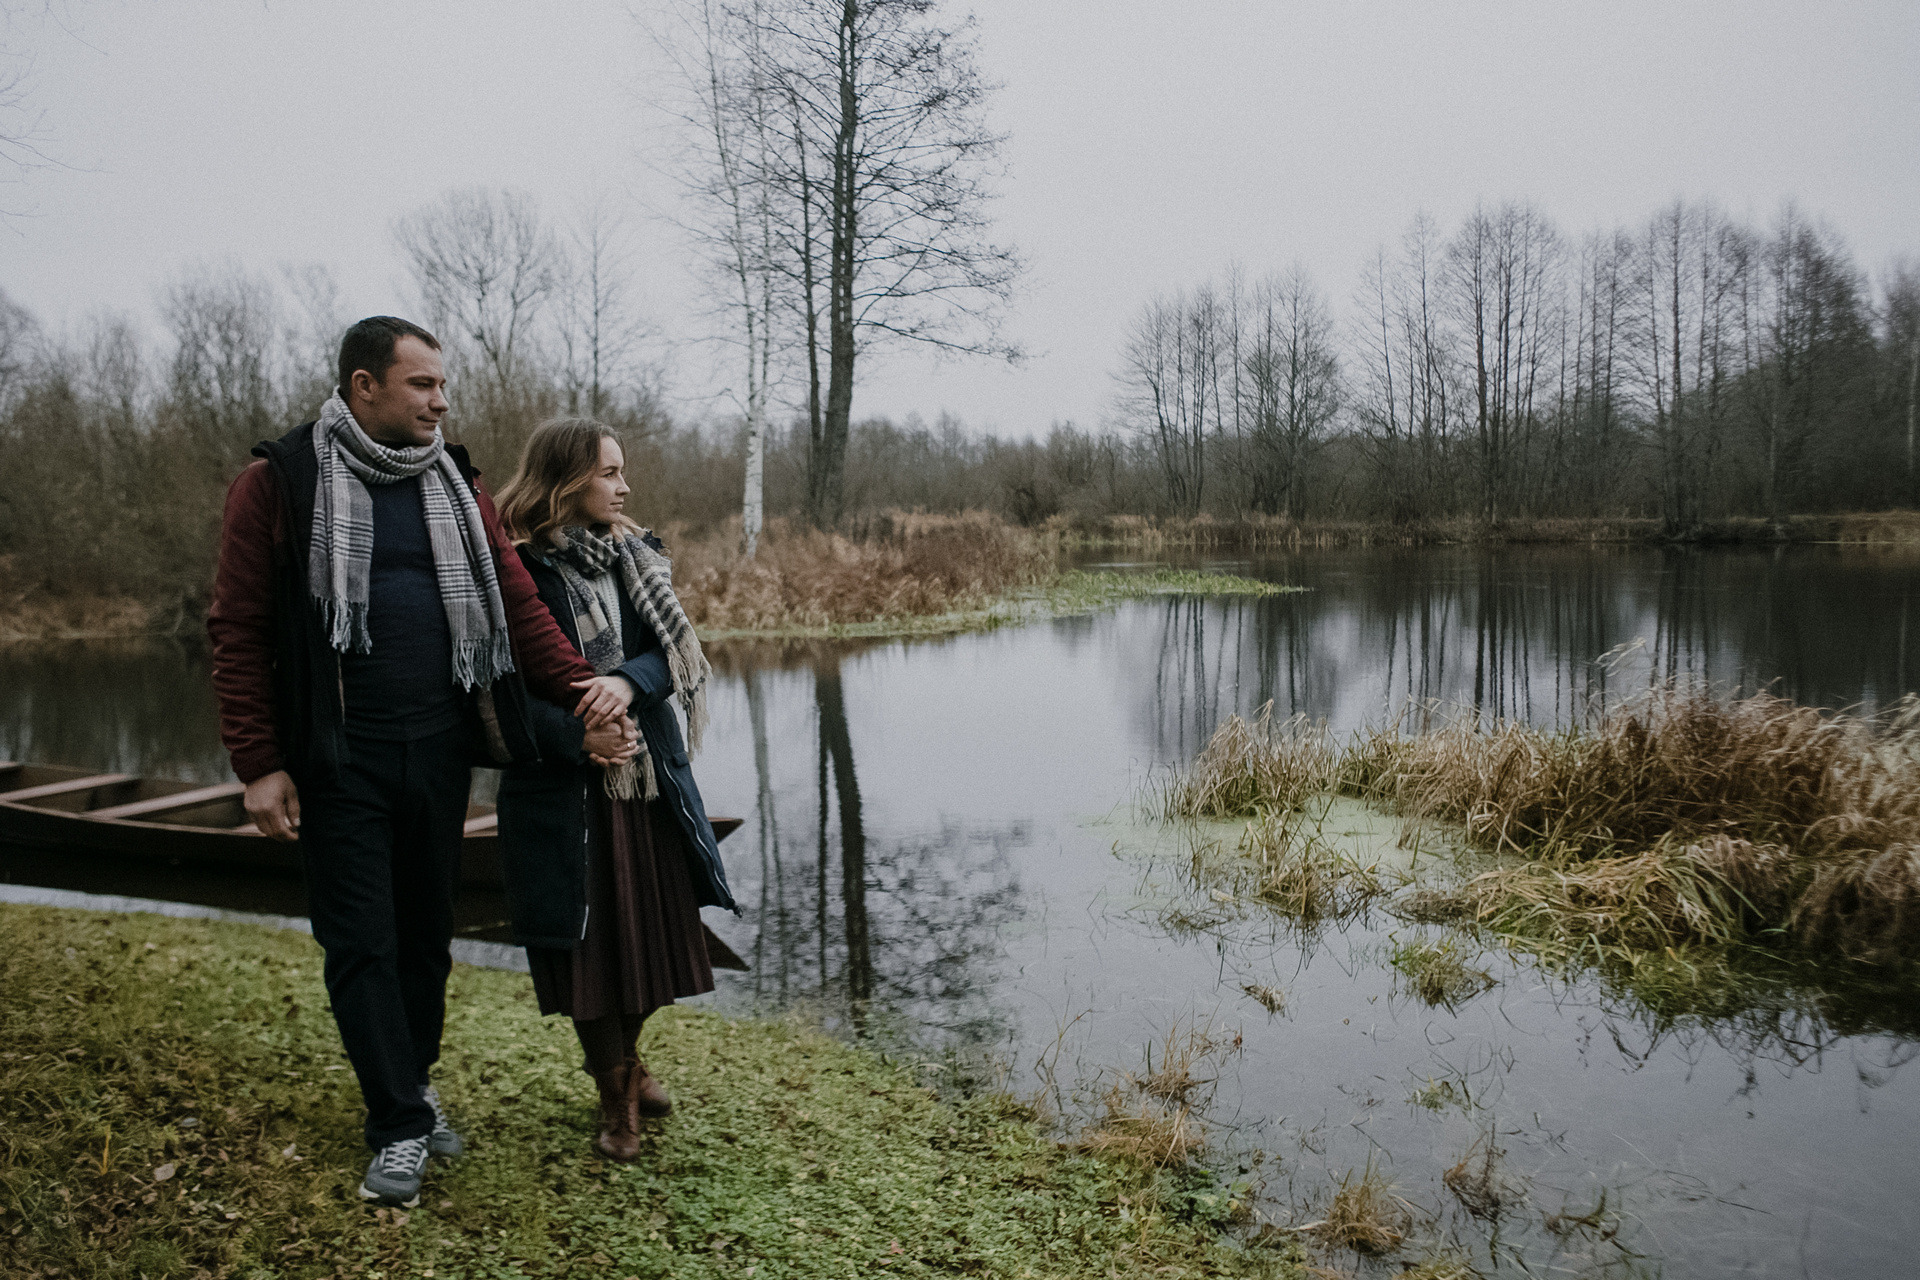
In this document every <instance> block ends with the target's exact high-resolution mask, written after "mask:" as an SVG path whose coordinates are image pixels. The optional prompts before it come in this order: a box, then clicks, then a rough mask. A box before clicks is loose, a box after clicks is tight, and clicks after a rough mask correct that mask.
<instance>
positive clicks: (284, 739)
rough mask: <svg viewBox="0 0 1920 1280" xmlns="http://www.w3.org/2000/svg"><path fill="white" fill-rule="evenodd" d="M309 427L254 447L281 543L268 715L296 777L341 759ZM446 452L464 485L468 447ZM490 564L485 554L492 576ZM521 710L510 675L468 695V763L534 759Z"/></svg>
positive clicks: (517, 685)
mask: <svg viewBox="0 0 1920 1280" xmlns="http://www.w3.org/2000/svg"><path fill="white" fill-rule="evenodd" d="M313 427H314V424H313V423H311V422H308V423H303V424H301V425H300V426H297V427H295V428H294V429H293V430H291V431H289V432H287V434H286V435H284V436H281V437H280V438H279V439H278V440H263V441H261V442H260V443H259V444H257V445H255V446H254V449H253V453H254V456H255V457H258V458H265V459H266V462H267V470H268V472H269V474H271V475H272V476H273V479H274V482H275V484H276V485H277V486H278V488H279V494H280V502H281V507H282V510H284V511H285V512H286V516H287V532H288V537H287V540H286V541H285V542H281V543H278V544H276V546H275V548H274V566H273V569H274V572H273V596H274V598H273V624H274V625H273V629H274V658H273V687H274V718H275V729H276V731H277V732H278V734H279V737H280V751H281V754H282V756H283V757H284V758H285V760H286V762H287V770H288V772H289V773H291V774H292V775H293V776H294V779H295V780H296V781H298V780H299V779H301V778H302V777H306V776H312V775H315V774H318V775H320V776H336V775H337V774H338V773H339V770H340V768H341V766H343V765H344V764H346V763H347V759H348V748H347V733H346V708H345V707H344V705H343V704H342V698H343V696H344V694H343V689H342V685H341V680H340V655H339V653H338V652H336V651H335V650H334V648H333V646H332V645H331V644H329V643H328V641H327V633H326V629H325V628H324V627H322V626H321V624H320V611H319V609H318V607H317V606H316V605H315V604H314V602H313V596H312V593H311V591H310V590H309V588H308V582H307V560H308V556H309V553H310V548H311V547H312V545H313V497H314V487H315V485H317V484H318V483H319V479H320V464H319V461H318V460H317V459H316V458H315V457H314V456H313ZM447 454H448V456H449V457H451V458H452V459H453V461H454V465H455V466H456V467H458V468H459V470H460V474H461V475H462V476H463V477H464V478H465V479H466V481H467V483H468V484H469V485H471V484H473V483H474V480H475V477H476V474H477V473H476V472H475V471H474V469H473V465H472V463H471V462H470V461H469V460H468V458H467V451H466V450H465V449H464V448H463V447H461V446H460V445H457V444H450V445H448V446H447ZM499 558H500V557H499V553H498V552H497V551H496V552H494V570H495V572H496V573H498V571H499V567H500V566H499ZM527 705H528V704H527V690H526V685H525V684H523V683H522V682H521V679H520V676H519V674H518V673H517V672H508V673H507V674H506V675H504V676H502V677H501V678H500V679H498V680H496V681H494V682H493V684H491V685H490V686H488V687H486V688H482V689H475V690H471V691H469V692H468V694H467V696H466V698H465V718H466V722H467V728H468V736H469V742H470V754H471V755H472V757H473V763H475V764H476V765H482V766H486V767H490V768H496V769H498V768H504V767H506V766H508V765H511V764H523V763H531V762H534V761H537V760H538V759H539V752H538V750H537V749H536V748H535V745H534V738H533V732H532V730H531V729H530V728H529V722H528V709H527Z"/></svg>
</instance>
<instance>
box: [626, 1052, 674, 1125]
mask: <svg viewBox="0 0 1920 1280" xmlns="http://www.w3.org/2000/svg"><path fill="white" fill-rule="evenodd" d="M628 1097H630V1098H632V1099H633V1104H634V1109H635V1110H636V1111H638V1112H639V1114H641V1115H643V1116H653V1117H654V1118H656V1119H658V1118H659V1117H661V1116H664V1115H667V1114H669V1113H670V1112H672V1110H673V1099H672V1098H670V1097H668V1096H667V1087H666V1086H665V1085H663V1084H661V1083H660V1082H659V1081H658V1080H657V1079H655V1078H654V1077H653V1076H652V1075H650V1074H649V1073H648V1072H647V1064H646V1063H644V1062H636V1063H634V1064H633V1092H632V1093H630V1094H629V1095H628Z"/></svg>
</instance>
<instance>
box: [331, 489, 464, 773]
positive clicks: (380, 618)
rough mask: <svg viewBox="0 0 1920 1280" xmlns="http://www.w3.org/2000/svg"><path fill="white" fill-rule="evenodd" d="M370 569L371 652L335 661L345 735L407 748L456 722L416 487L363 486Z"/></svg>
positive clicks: (445, 638)
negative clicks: (369, 513)
mask: <svg viewBox="0 0 1920 1280" xmlns="http://www.w3.org/2000/svg"><path fill="white" fill-rule="evenodd" d="M367 494H368V496H369V497H371V498H372V499H373V563H372V566H371V572H370V575H369V578H368V582H367V605H368V608H367V630H368V633H369V634H370V635H371V637H372V640H373V652H372V653H347V654H342V655H341V657H340V680H341V685H342V688H343V689H344V691H345V693H346V712H347V732H348V733H351V734H356V735H358V736H360V737H364V738H384V739H388V740H397V741H402V742H412V741H414V740H416V739H419V738H426V737H431V736H432V735H434V734H436V733H445V732H446V731H447V730H449V729H452V728H454V727H456V726H457V725H458V724H459V723H460V716H461V709H462V699H461V691H460V689H459V688H458V687H457V686H456V685H455V684H454V683H453V633H452V631H450V630H449V629H448V627H447V611H446V608H445V606H443V605H442V604H441V603H440V579H439V578H438V577H437V576H436V575H435V573H434V569H433V543H432V542H431V540H429V538H428V537H427V515H426V510H425V508H423V507H422V506H421V503H420V481H419V479H418V478H415V479H411V480H396V481H395V482H394V483H392V484H370V485H368V486H367Z"/></svg>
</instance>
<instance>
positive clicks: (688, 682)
mask: <svg viewBox="0 0 1920 1280" xmlns="http://www.w3.org/2000/svg"><path fill="white" fill-rule="evenodd" d="M557 538H558V541H557V542H556V545H555V546H554V548H553V550H552V553H551V559H552V562H553V565H554V567H555V568H557V569H558V570H559V571H560V577H561V578H562V579H563V580H564V581H565V582H566V584H567V598H568V599H569V600H570V601H571V602H572V604H573V613H574V619H575V621H577V622H578V623H579V624H580V647H581V649H582V650H583V651H584V652H583V653H582V655H581V656H582V657H584V658H586V660H587V665H588V666H590V667H592V668H593V670H594V673H595V674H596V675H606V674H607V673H608V672H609V671H612V670H613V669H614V668H615V667H618V666H619V665H620V664H621V663H622V662H624V661H625V660H626V655H625V653H624V652H622V650H623V648H624V646H623V645H622V643H621V636H620V616H619V613H618V611H616V612H615V613H614V615H613V616H612V617H608V616H607V612H606V609H607V606H606V604H605V603H603V601H602V599H601V596H600V593H599V592H598V591H596V590H595V589H594V585H593V579H595V578H598V577H599V576H600V575H601V574H603V573H606V572H608V571H609V570H613V571H615V573H616V574H617V578H618V581H619V583H620V586H621V587H622V589H624V590H625V592H626V595H627V599H628V600H630V601H632V602H633V609H634V612H635V613H637V614H639V615H640V620H641V621H642V622H644V623H645V624H646V625H647V626H648V627H651V628H652V629H653V634H654V635H655V637H657V638H658V639H659V641H660V647H661V648H662V649H664V650H666V654H667V672H668V674H669V675H670V676H671V677H672V679H673V696H674V697H676V698H678V699H679V700H680V709H681V711H683V712H684V713H685V714H686V717H687V750H688V751H689V752H693V751H698V750H699V749H700V739H701V738H702V737H703V736H704V735H705V734H706V730H707V677H708V676H710V675H712V674H713V669H712V668H711V667H709V666H708V665H707V655H706V654H704V653H702V652H701V651H700V637H698V636H696V635H695V634H694V633H693V623H692V622H690V621H688V620H687V611H686V610H685V609H682V608H681V607H680V598H679V597H678V596H676V595H674V594H673V562H672V561H670V560H668V559H667V558H666V557H665V556H663V555H661V554H660V553H659V552H658V551H655V550H654V549H653V548H652V547H650V546H648V545H647V544H646V543H645V542H642V541H641V540H640V539H639V538H638V537H636V536H634V535H633V534H626V535H624V536H614V535H608V534H599V533H595V532H594V531H593V530H591V529H585V528H582V527H580V526H578V525H570V526H568V527H567V528H565V529H562V530H561V531H560V532H559V534H558V535H557ZM605 772H606V780H605V785H606V789H607V794H608V795H610V796H615V797H617V798H619V799H622V800H631V799H633V797H634V796H635V795H636V794H641V795H644V796H645V798H646V799H648V800H652V799H655V798H656V797H658V796H659V794H660V784H659V781H658V779H656V778H655V777H654V773H653V757H652V756H651V755H649V754H648V752H647V740H646V739H645V738H641V739H640V754H639V755H637V756H635V757H634V758H633V759H632V760H630V761H628V762H627V763H626V764H623V765H616V766H615V767H613V768H611V769H608V770H606V771H605Z"/></svg>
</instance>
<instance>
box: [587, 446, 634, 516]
mask: <svg viewBox="0 0 1920 1280" xmlns="http://www.w3.org/2000/svg"><path fill="white" fill-rule="evenodd" d="M631 492H632V490H630V489H628V488H627V459H626V456H625V455H624V454H622V453H621V452H620V445H619V443H618V442H617V441H615V440H614V438H613V437H612V436H602V437H600V465H599V466H598V467H597V468H596V469H595V470H594V473H593V479H592V480H591V481H589V482H588V483H587V487H586V489H584V490H583V491H582V492H581V494H580V497H579V502H580V514H581V515H582V516H584V517H586V523H588V524H612V523H613V520H614V517H615V516H618V515H620V514H621V512H622V511H624V510H625V509H626V505H627V494H629V493H631Z"/></svg>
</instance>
